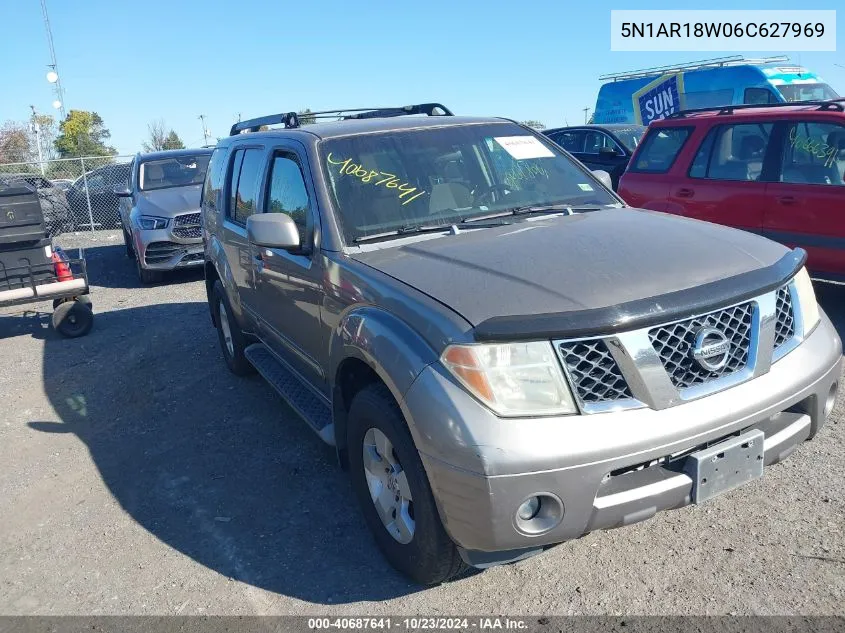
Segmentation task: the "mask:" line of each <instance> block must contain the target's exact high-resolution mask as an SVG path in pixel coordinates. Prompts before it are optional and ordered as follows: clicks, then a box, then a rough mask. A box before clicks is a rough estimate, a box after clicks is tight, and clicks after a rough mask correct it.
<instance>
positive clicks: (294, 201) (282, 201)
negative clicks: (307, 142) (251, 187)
mask: <svg viewBox="0 0 845 633" xmlns="http://www.w3.org/2000/svg"><path fill="white" fill-rule="evenodd" d="M308 209H309V203H308V191H307V190H306V188H305V180H304V179H303V177H302V170H300V168H299V164H298V163H297V162H296V160H295V159H294V158H293V157H292V156H289V155H283V156H276V157H275V158H273V167H272V171H271V173H270V192H269V195H268V198H267V206H266V209H265V210H266V211H267V212H268V213H286V214H288V215H289V216H290V217H291V218H293V221H294V222H296V226H297V228H298V229H299V234H300V235H305V230H306V228H307V224H308Z"/></svg>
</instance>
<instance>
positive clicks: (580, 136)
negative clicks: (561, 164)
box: [552, 131, 584, 153]
mask: <svg viewBox="0 0 845 633" xmlns="http://www.w3.org/2000/svg"><path fill="white" fill-rule="evenodd" d="M552 138H553V139H554V142H555V143H557V144H558V145H560V146H561V147H562V148H563V149H565V150H566V151H567V152H573V153H581V152H583V151H584V132H577V131H575V132H559V133H558V134H555V135H554V136H552Z"/></svg>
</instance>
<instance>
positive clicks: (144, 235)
mask: <svg viewBox="0 0 845 633" xmlns="http://www.w3.org/2000/svg"><path fill="white" fill-rule="evenodd" d="M210 157H211V150H210V149H188V150H167V151H161V152H152V153H149V154H138V155H137V156H135V158H134V159H133V160H132V163H131V165H130V166H129V183H128V185H119V186H117V187H115V189H114V193H115V195H117V196H118V198H119V199H120V222H121V224H122V226H123V240H124V242H125V244H126V255H127V257H130V258H133V259H134V260H135V266H136V268H137V271H138V277H139V278H140V280H141V283H145V284H149V283H155V282H157V281H161V278H162V275H163V274H164V273H165V272H166V271H169V270H175V269H177V268H185V267H190V266H202V264H203V255H202V235H201V233H200V211H199V202H200V189H201V188H202V183H203V180H204V179H205V170H206V168H207V167H208V161H209V158H210Z"/></svg>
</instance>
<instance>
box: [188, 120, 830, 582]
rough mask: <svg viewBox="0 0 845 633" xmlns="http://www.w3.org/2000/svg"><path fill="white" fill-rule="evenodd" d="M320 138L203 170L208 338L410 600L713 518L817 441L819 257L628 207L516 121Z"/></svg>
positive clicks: (332, 124)
mask: <svg viewBox="0 0 845 633" xmlns="http://www.w3.org/2000/svg"><path fill="white" fill-rule="evenodd" d="M415 114H416V115H428V116H400V115H415ZM313 116H314V117H315V119H316V121H317V123H315V124H312V125H306V126H301V125H300V123H299V120H298V118H297V116H296V114H294V113H288V114H282V115H272V116H268V117H263V118H260V119H255V120H251V121H245V122H242V123H238V124H236V125H235V126H234V127H233V128H232V133H231V136H230V137H229V138H227V139H224V140H223V141H221V142H220V143H219V144H218V147H217V149H215V150H214V155H213V157H212V159H211V163H210V165H209V170H208V176H207V178H206V181H205V187H204V191H203V200H202V214H203V239H204V244H205V259H206V265H205V273H206V284H207V290H208V301H209V305H210V309H211V318H212V321H213V323H214V325H215V326H216V327H217V329H218V331H219V336H220V342H221V347H222V350H223V357H224V359H225V361H226V364H227V365H228V366H229V368H230V369H231V370H232V371H233V372H234V373H236V374H246V373H249V372H251V371H253V370H258V372H259V373H260V374H261V375H262V376H263V377H264V378H265V379H266V380H267V381H268V382H269V383H270V384H271V385H272V386H273V387H274V388H275V389H276V390H277V391H278V392H279V393H280V394H281V395H282V396H283V397H284V398H285V399H286V400H287V401H288V402H289V403H290V405H291V406H292V407H293V408H294V410H296V411H297V412H298V413H299V414H300V415H301V416H302V417H303V418H304V419H305V421H306V422H307V423H308V424H309V425H310V426H311V427H312V428H313V429H314V431H316V433H317V434H318V435H319V437H320V438H321V439H322V440H323V441H325V442H327V443H329V444H333V445H334V446H335V447H336V449H337V453H338V457H339V460H340V463H341V464H342V465H343V466H344V467H347V468H348V469H349V470H350V475H351V478H352V484H353V488H354V490H355V492H356V495H357V497H358V499H359V502H360V504H361V507H362V510H363V515H364V518H365V520H366V522H367V524H368V525H369V527H370V528H371V530H372V532H373V534H374V536H375V540H376V541H377V543H378V545H379V546H380V548H381V549H382V551H383V552H384V554H385V556H386V557H387V558H388V560H389V561H390V562H391V563H392V564H393V565H394V566H395V567H397V568H398V569H400V570H401V571H403V572H405V573H406V574H408V575H409V576H411V577H412V578H413V579H415V580H417V581H419V582H421V583H426V584H429V583H438V582H441V581H444V580H446V579H448V578H450V577H452V576H454V575H455V574H457V573H458V572H460V571H461V570H462V568H464V567H465V566H466V565H471V566H475V567H487V566H490V565H495V564H501V563H507V562H511V561H515V560H519V559H522V558H525V557H527V556H530V555H532V554H536V553H538V552H540V551H542V550H543V549H545V548H547V547H549V546H551V545H553V544H555V543H560V542H562V541H566V540H568V539H574V538H577V537H579V536H581V535H583V534H585V533H587V532H590V531H592V530H596V529H603V528H614V527H619V526H624V525H629V524H631V523H634V522H637V521H642V520H644V519H647V518H649V517H651V516H653V515H654V514H655V513H656V512H658V511H660V510H667V509H671V508H678V507H680V506H683V505H686V504H689V503H700V502H703V501H706V500H707V499H710V498H711V497H714V496H716V495H719V494H721V493H724V492H727V491H729V490H731V489H732V488H735V487H736V486H739V485H741V484H744V483H746V482H747V481H749V480H752V479H754V478H756V477H760V476H761V475H762V474H763V473H764V471H765V469H766V468H768V467H769V466H771V465H772V464H775V463H776V462H778V461H780V460H782V459H783V458H785V457H786V456H787V455H789V453H790V452H792V451H793V450H794V449H795V448H796V447H797V446H798V445H799V444H800V443H801V442H803V441H804V440H807V439H810V438H812V437H813V436H814V435H816V433H818V431H819V429H820V428H821V427H822V425H823V424H824V421H825V418H826V417H827V416H828V415H829V413H830V411H831V410H832V408H833V405H834V400H835V397H836V393H837V385H838V380H839V377H840V373H841V369H842V368H841V358H842V347H841V342H840V340H839V338H838V337H837V334H836V332H835V330H834V328H833V326H832V325H831V323H830V321H829V320H828V318H827V317H826V316H825V314H824V313H823V312H822V311H821V310H820V309H819V307H818V305H817V303H816V298H815V295H814V293H813V287H812V285H811V283H810V279H809V277H808V275H807V273H806V271H805V269H804V260H805V257H806V256H805V253H804V252H803V251H801V250H789V249H787V248H785V247H784V246H781V245H779V244H776V243H774V242H771V241H769V240H767V239H764V238H761V237H759V236H756V235H753V234H750V233H745V232H742V231H738V230H734V229H728V228H724V227H719V226H716V225H713V224H708V223H704V222H698V221H694V220H688V219H685V218H681V217H677V216H671V215H664V214H661V213H656V212H651V211H642V210H637V209H631V208H628V207H626V205H625V204H624V203H623V202H622V201H621V200H620V199H619V198H618V197H616V195H615V194H614V193H613V192H612V191H610V190H609V189H608V188H607V187H605V186H604V185H603V184H602V183H601V181H600V179H599V178H597V177H595V176H594V175H593V174H591V173H590V172H589V171H587V170H586V169H585V168H584V167H583V166H582V165H580V164H579V163H577V162H576V161H574V160H573V159H572V158H571V157H570V156H569V155H568V154H567V153H566V152H565V151H563V150H562V149H561V148H560V147H558V146H557V145H555V144H554V143H553V142H552V141H550V140H549V139H547V138H545V137H543V136H541V135H539V134H536V133H535V132H533V131H532V130H530V129H528V128H526V127H523V126H520V125H518V124H517V123H514V122H512V121H509V120H504V119H495V118H466V117H455V116H451V113H450V112H449V111H448V110H447V109H446V108H445V107H443V106H440V105H438V104H422V105H418V106H408V107H404V108H387V109H383V110H371V111H353V110H346V111H344V112H340V113H338V112H327V113H315V114H314V115H313ZM326 119H331V120H328V121H327V120H326ZM280 123H281V124H284V127H283V128H282V129H273V130H270V131H264V132H260V131H259V129H260V128H261V127H262V126H265V125H273V124H280ZM820 467H821V465H820Z"/></svg>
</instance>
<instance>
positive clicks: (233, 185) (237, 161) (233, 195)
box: [226, 149, 244, 220]
mask: <svg viewBox="0 0 845 633" xmlns="http://www.w3.org/2000/svg"><path fill="white" fill-rule="evenodd" d="M243 161H244V150H242V149H239V150H236V151H235V153H234V154H233V156H232V171H231V173H230V176H229V205H228V208H227V209H226V217H228V218H229V219H230V220H234V219H235V201H236V200H237V193H238V177H239V176H240V175H241V165H242V164H243Z"/></svg>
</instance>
